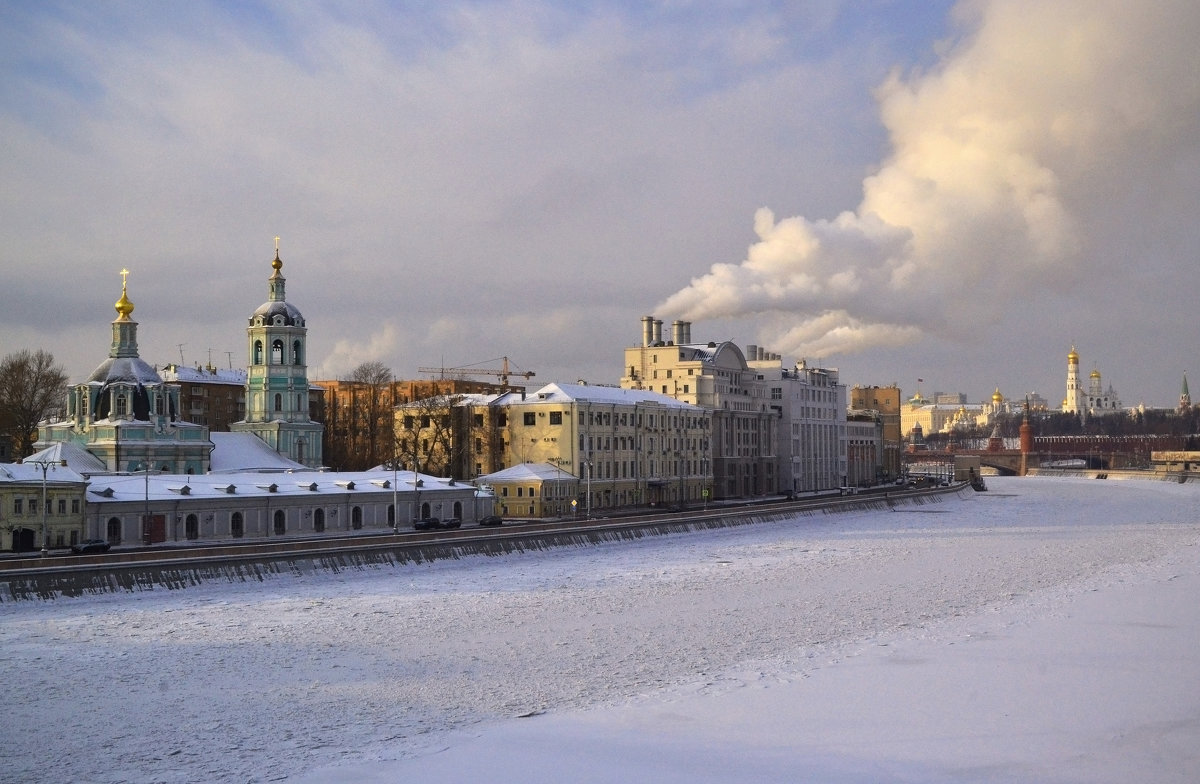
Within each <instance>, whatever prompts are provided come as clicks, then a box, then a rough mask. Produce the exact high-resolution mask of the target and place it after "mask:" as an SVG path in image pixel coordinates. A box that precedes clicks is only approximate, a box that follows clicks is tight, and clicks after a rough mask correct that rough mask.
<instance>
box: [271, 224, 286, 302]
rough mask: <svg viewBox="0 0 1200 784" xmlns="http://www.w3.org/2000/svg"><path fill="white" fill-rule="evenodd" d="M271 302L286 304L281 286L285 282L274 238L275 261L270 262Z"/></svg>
mask: <svg viewBox="0 0 1200 784" xmlns="http://www.w3.org/2000/svg"><path fill="white" fill-rule="evenodd" d="M271 270H272V272H271V277H270V284H271V293H270V301H271V302H286V301H287V296H286V295H285V294H284V290H283V286H284V283H286V282H287V280H286V279H285V278H284V277H283V260H282V259H280V258H279V238H278V237H276V238H275V260H274V261H272V262H271Z"/></svg>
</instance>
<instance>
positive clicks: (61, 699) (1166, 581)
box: [0, 478, 1200, 782]
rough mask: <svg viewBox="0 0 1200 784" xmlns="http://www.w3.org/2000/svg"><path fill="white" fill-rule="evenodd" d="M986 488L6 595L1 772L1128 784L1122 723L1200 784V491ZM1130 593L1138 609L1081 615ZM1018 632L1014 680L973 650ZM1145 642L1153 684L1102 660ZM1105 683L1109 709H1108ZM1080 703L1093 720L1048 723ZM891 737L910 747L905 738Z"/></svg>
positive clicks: (1127, 733)
mask: <svg viewBox="0 0 1200 784" xmlns="http://www.w3.org/2000/svg"><path fill="white" fill-rule="evenodd" d="M989 486H990V487H991V490H990V492H987V493H980V494H974V493H971V494H964V495H961V496H951V497H948V498H945V499H942V500H941V501H940V502H937V503H930V504H925V505H919V506H911V507H902V508H900V509H899V510H898V511H895V512H886V511H871V512H849V513H843V514H830V515H826V514H821V513H817V514H813V515H809V516H802V517H798V518H796V519H794V520H792V521H788V522H784V523H764V524H759V525H754V526H745V527H739V528H732V529H723V530H717V531H710V532H704V533H695V534H684V535H673V536H668V537H659V538H652V539H643V540H639V541H635V542H620V543H612V544H605V545H598V546H591V547H579V548H568V549H561V550H554V551H542V552H535V553H525V554H514V555H509V556H505V557H498V558H488V557H484V556H480V557H475V558H468V559H463V560H459V561H441V562H435V563H427V564H415V565H407V566H403V567H392V566H380V567H374V568H366V569H363V570H359V571H346V572H341V573H336V574H335V573H329V572H314V573H311V574H309V575H306V576H302V577H298V576H293V575H280V576H276V577H274V578H271V579H269V580H268V581H267V582H264V583H257V582H256V583H253V584H251V583H209V584H206V585H201V586H197V587H194V588H189V589H186V590H178V591H168V590H163V589H157V590H152V591H145V592H140V593H133V594H130V593H126V594H107V595H99V596H94V597H85V598H76V599H60V600H56V601H44V602H43V601H28V602H16V603H11V602H10V603H6V604H3V605H0V663H2V665H3V672H4V673H5V679H4V680H5V688H4V691H3V697H0V700H3V708H4V710H3V716H4V717H5V718H4V726H3V728H2V729H0V738H2V739H3V742H2V743H0V755H2V759H0V780H3V781H12V782H30V781H77V782H83V781H87V782H160V781H162V782H185V781H186V782H194V781H279V780H293V781H307V782H326V781H328V782H333V781H346V780H356V781H367V780H377V781H393V780H422V781H456V780H461V779H463V778H467V777H469V778H476V777H479V776H486V777H487V778H488V779H489V780H491V781H525V782H530V781H540V780H553V779H554V776H555V771H557V773H558V774H560V775H562V774H564V773H565V772H567V775H564V776H563V777H561V778H559V779H558V780H560V781H568V780H576V781H585V780H586V781H630V780H640V779H641V778H642V777H643V776H646V775H651V774H652V775H653V776H654V778H655V779H656V780H661V781H670V780H673V779H672V778H671V776H672V775H674V774H676V773H677V774H678V775H679V777H680V778H679V780H681V781H682V780H692V781H737V780H739V778H738V775H739V774H741V775H745V774H747V773H749V772H753V776H752V778H753V779H754V780H760V781H772V780H778V781H846V782H858V781H863V782H865V781H889V780H890V781H937V780H945V781H968V780H970V781H993V780H994V781H1015V780H1038V781H1064V782H1066V781H1106V780H1112V781H1121V780H1125V779H1121V778H1119V777H1118V776H1117V774H1118V773H1119V772H1120V771H1121V768H1120V765H1119V764H1118V761H1114V760H1112V759H1107V758H1104V757H1103V755H1100V757H1097V755H1098V754H1099V752H1098V751H1097V749H1096V748H1093V745H1094V744H1101V746H1103V747H1105V748H1107V747H1108V746H1104V745H1103V743H1101V741H1103V740H1104V738H1107V739H1108V745H1109V746H1111V743H1112V742H1113V738H1115V737H1118V736H1119V737H1120V738H1122V739H1124V740H1123V741H1122V742H1125V743H1127V744H1128V749H1129V751H1128V754H1127V755H1125V756H1122V755H1120V754H1118V757H1119V758H1120V759H1126V758H1127V759H1129V760H1138V761H1142V764H1141V766H1140V767H1139V768H1137V769H1138V770H1141V771H1142V773H1146V772H1147V769H1146V767H1145V764H1146V763H1145V762H1144V760H1143V752H1144V751H1145V749H1144V748H1142V746H1146V745H1150V746H1155V747H1156V748H1157V749H1158V752H1159V755H1158V757H1157V758H1156V759H1158V762H1157V763H1155V764H1157V765H1158V766H1159V767H1158V769H1156V770H1153V771H1151V772H1153V773H1157V774H1158V775H1150V776H1140V778H1142V780H1156V781H1181V782H1182V781H1193V780H1196V778H1197V774H1198V773H1200V769H1198V768H1197V767H1196V763H1197V757H1196V756H1195V753H1194V752H1190V751H1185V750H1181V749H1192V748H1196V747H1200V730H1198V728H1200V693H1198V692H1200V689H1198V688H1197V686H1196V684H1197V683H1200V666H1198V665H1197V659H1196V656H1195V654H1194V653H1192V654H1191V655H1190V657H1189V655H1188V654H1187V653H1186V650H1191V649H1192V648H1193V647H1194V646H1192V645H1190V644H1188V645H1186V646H1182V643H1180V641H1179V640H1178V639H1176V637H1178V636H1180V635H1182V636H1183V639H1185V640H1192V641H1194V640H1196V639H1197V636H1196V635H1197V632H1198V631H1200V629H1198V628H1197V613H1196V610H1195V609H1194V607H1195V605H1197V604H1198V602H1197V601H1196V599H1198V598H1200V596H1197V595H1196V591H1197V590H1200V548H1198V547H1197V543H1198V541H1200V514H1198V512H1200V485H1179V484H1171V483H1165V482H1152V481H1122V482H1114V481H1108V482H1102V481H1096V480H1067V479H1041V478H1029V479H1003V478H1001V479H989ZM1188 592H1190V593H1188ZM1098 597H1100V598H1099V599H1098ZM1101 599H1102V600H1101ZM1089 602H1091V604H1089ZM1143 604H1144V606H1143ZM1109 607H1112V608H1116V607H1121V608H1123V609H1122V610H1121V613H1123V615H1121V613H1117V612H1116V610H1115V609H1114V610H1113V612H1114V613H1115V615H1114V618H1115V617H1117V615H1120V617H1121V618H1125V619H1126V620H1122V621H1120V622H1119V623H1118V622H1116V621H1114V622H1113V623H1112V624H1108V625H1107V626H1106V625H1105V624H1103V623H1099V624H1097V623H1091V622H1090V621H1089V622H1086V623H1085V622H1084V621H1083V620H1081V619H1084V618H1091V617H1093V616H1095V617H1099V618H1100V619H1101V620H1103V619H1104V618H1105V613H1106V612H1107V610H1106V608H1109ZM1072 619H1074V620H1072ZM1129 619H1133V620H1129ZM1138 619H1141V620H1138ZM1139 624H1140V625H1139ZM1109 627H1111V628H1109ZM1173 635H1174V636H1173ZM1111 637H1116V638H1119V639H1112V638H1111ZM1167 638H1170V639H1167ZM989 640H990V642H987V641H989ZM1005 640H1007V641H1008V642H1007V643H1005V642H1004V641H1005ZM966 642H974V643H976V645H975V646H974V647H971V646H967V645H965V644H964V643H966ZM956 644H957V650H956ZM1006 645H1007V648H1008V649H1009V655H1008V657H1007V658H997V659H995V660H992V661H991V666H990V667H989V666H986V665H984V664H981V663H980V661H978V659H977V658H976V657H972V656H969V655H968V654H967V652H968V651H972V650H978V651H980V652H989V654H988V655H991V654H992V653H995V652H996V651H1001V650H1004V649H1005V646H1006ZM1121 645H1128V646H1131V649H1133V650H1137V651H1140V652H1141V653H1140V658H1139V659H1138V660H1139V661H1142V662H1144V666H1145V668H1146V671H1145V672H1142V671H1140V670H1139V671H1137V672H1132V671H1128V670H1129V662H1127V661H1125V660H1123V659H1122V660H1121V661H1120V662H1117V663H1113V662H1110V663H1109V665H1111V666H1109V665H1105V664H1104V662H1102V661H1099V660H1098V659H1096V657H1098V656H1100V655H1101V653H1102V652H1103V651H1104V650H1108V651H1110V652H1111V651H1116V650H1119V649H1120V646H1121ZM1177 648H1178V650H1177ZM996 655H997V656H999V654H996ZM964 656H965V657H966V658H965V659H963V657H964ZM906 657H907V658H906ZM956 657H957V658H956ZM1022 657H1025V658H1022ZM985 658H986V656H985ZM959 659H961V661H959ZM1022 662H1023V663H1022ZM1039 662H1040V664H1039ZM1089 662H1095V665H1096V666H1094V667H1093V666H1090V665H1089ZM868 663H873V664H871V666H867V664H868ZM1063 663H1066V664H1070V665H1072V666H1071V667H1070V668H1069V669H1067V670H1062V669H1061V668H1060V667H1058V666H1057V665H1060V664H1063ZM1052 664H1053V665H1055V672H1056V673H1057V674H1056V675H1055V676H1054V677H1052V678H1050V677H1048V676H1047V675H1046V673H1047V672H1048V671H1047V670H1046V667H1048V666H1051V665H1052ZM1117 664H1120V666H1119V667H1118V666H1116V665H1117ZM1105 666H1109V669H1108V670H1106V669H1105ZM972 667H983V669H982V670H972V669H971V668H972ZM1039 668H1040V669H1039ZM1164 670H1169V672H1167V673H1164ZM1101 672H1106V673H1107V675H1105V681H1104V682H1093V678H1094V677H1099V673H1101ZM1122 672H1124V676H1123V675H1122V674H1121V673H1122ZM1114 673H1115V675H1114ZM1168 675H1169V676H1170V677H1173V678H1174V679H1175V683H1176V684H1177V685H1176V687H1175V688H1173V689H1169V688H1168V692H1169V695H1168V696H1169V697H1170V699H1169V700H1165V698H1164V697H1163V695H1161V694H1159V693H1158V690H1161V689H1164V688H1167V686H1164V684H1163V683H1162V680H1163V679H1164V678H1166V677H1168ZM1121 677H1127V678H1128V679H1130V681H1131V682H1129V683H1114V682H1112V678H1121ZM873 679H877V680H873ZM913 679H917V680H916V681H915V682H914V681H913ZM923 679H924V680H928V682H924V681H923ZM871 683H874V684H875V686H873V687H872V688H870V689H866V690H863V689H862V688H860V690H859V691H857V692H856V691H855V690H854V687H855V685H856V684H857V685H858V686H859V687H862V686H863V684H871ZM821 684H824V685H821ZM906 684H907V685H906ZM963 684H968V685H969V684H974V686H973V688H976V689H977V690H978V692H979V694H980V696H979V699H978V700H977V704H975V705H974V706H973V705H972V704H971V702H970V701H966V702H963V700H962V691H963V688H966V687H964V686H963ZM1051 684H1058V685H1059V686H1061V687H1062V689H1063V692H1062V693H1061V694H1057V693H1056V694H1057V696H1056V698H1055V699H1054V701H1053V704H1052V705H1046V704H1043V702H1042V701H1039V700H1042V699H1044V698H1045V695H1046V694H1047V693H1049V692H1048V691H1047V690H1048V689H1050V687H1051ZM818 686H820V688H818ZM885 687H886V688H885ZM910 687H911V688H914V691H913V692H912V693H910V694H909V695H908V696H907V697H903V698H901V697H899V696H897V695H895V694H891V693H890V691H889V690H890V689H893V688H895V689H904V688H910ZM806 690H807V691H806ZM1097 690H1105V691H1107V692H1109V695H1108V697H1107V698H1106V699H1104V701H1103V703H1102V708H1103V712H1104V713H1105V714H1106V715H1107V716H1108V717H1109V718H1110V719H1111V723H1110V724H1103V723H1102V724H1100V725H1097V726H1093V725H1096V722H1097V721H1098V717H1096V716H1094V715H1092V714H1095V713H1096V712H1097V711H1100V710H1101V709H1100V708H1099V707H1097V706H1096V705H1093V704H1092V702H1090V701H1089V700H1095V699H1098V696H1097V695H1096V694H1095V693H1094V692H1096V691H1097ZM902 693H903V692H902ZM1114 694H1115V695H1117V696H1116V698H1114V697H1113V696H1112V695H1114ZM914 695H915V696H914ZM921 695H923V696H921ZM900 699H903V700H905V702H904V703H903V707H904V710H899V711H898V707H900V706H901V705H900V703H898V702H897V701H898V700H900ZM847 700H850V702H852V703H853V704H852V705H850V706H849V708H852V710H850V711H849V712H847V710H848V707H847ZM1144 700H1154V701H1155V703H1156V704H1157V705H1158V706H1159V710H1160V711H1161V715H1159V716H1150V717H1147V716H1146V715H1145V714H1146V712H1147V711H1150V712H1151V713H1153V708H1151V707H1147V706H1145V705H1143V704H1142V701H1144ZM1164 700H1165V701H1164ZM873 701H874V702H873ZM997 701H999V702H998V703H997ZM997 704H998V705H999V707H997ZM801 708H803V710H801ZM1126 710H1127V711H1128V715H1124V714H1123V713H1122V711H1126ZM789 711H790V712H789ZM997 711H1007V713H1006V716H1005V719H1004V721H1003V722H1001V723H1000V724H999V726H998V727H996V726H993V725H994V724H995V722H996V719H997V717H996V715H995V714H996V713H997ZM1056 711H1057V712H1056ZM797 712H799V713H797ZM1071 716H1076V722H1077V726H1078V727H1079V728H1080V734H1081V736H1080V737H1079V738H1075V739H1072V738H1071V737H1061V736H1053V739H1050V738H1051V735H1052V733H1051V732H1050V731H1049V730H1048V727H1049V726H1060V725H1059V724H1056V723H1048V720H1049V719H1052V718H1053V719H1055V720H1056V721H1058V722H1063V721H1067V720H1068V719H1069V718H1070V717H1071ZM521 717H526V718H521ZM651 717H659V718H657V719H655V720H653V721H651V720H650V719H651ZM662 717H669V718H662ZM1150 719H1154V720H1155V721H1150ZM945 722H950V724H949V725H946V724H945ZM947 726H952V727H955V728H957V731H960V732H961V733H962V737H960V738H958V740H957V742H955V743H953V744H947V743H946V742H945V740H946V739H945V737H944V735H945V734H946V732H947ZM973 726H976V727H979V728H985V727H990V728H991V730H990V731H988V732H981V733H975V732H973V731H972V729H971V728H972V727H973ZM922 727H924V728H926V731H925V733H924V734H923V733H922V731H921V728H922ZM681 728H685V729H686V731H681ZM834 728H840V729H839V730H838V734H836V735H834V734H831V733H833V729H834ZM889 728H890V729H891V731H892V732H894V733H895V732H900V731H901V730H904V732H900V735H901V736H902V737H905V738H907V741H906V742H904V743H896V742H893V743H891V744H884V743H882V740H883V739H884V738H886V737H887V734H888V729H889ZM1000 728H1003V729H1000ZM1122 728H1123V729H1122ZM1138 733H1141V734H1140V735H1139V734H1138ZM1023 736H1025V740H1024V741H1020V740H1018V739H1019V738H1021V737H1023ZM739 738H741V739H742V740H741V742H734V741H736V740H737V739H739ZM855 738H858V739H859V742H858V743H857V744H856V742H855ZM1137 738H1143V741H1142V746H1139V745H1137V743H1134V740H1136V739H1137ZM1072 744H1075V746H1077V748H1073V747H1072ZM1180 744H1181V745H1180ZM1177 745H1178V746H1179V749H1177V748H1176V747H1177ZM1005 749H1009V753H1008V755H1007V756H1006V753H1005V751H1004V750H1005ZM1089 754H1090V755H1091V760H1092V761H1091V762H1088V761H1087V759H1088V755H1089ZM672 755H675V756H672ZM951 758H952V759H951ZM1097 759H1101V760H1103V761H1104V764H1102V765H1100V764H1098V763H1097ZM481 760H486V763H487V764H486V765H485V766H484V767H482V768H481V769H480V770H478V771H475V770H474V767H473V766H477V765H480V764H481ZM671 760H675V761H674V762H672V761H671ZM701 761H702V762H703V764H702V765H700V767H699V768H698V769H696V770H689V769H688V766H689V765H697V764H699V763H700V762H701ZM985 763H986V764H985ZM723 765H724V766H725V767H723ZM1089 765H1090V766H1092V767H1089ZM572 766H576V767H572ZM647 766H650V767H647ZM964 766H965V767H964ZM541 770H544V771H545V776H546V778H544V779H543V778H541V774H539V773H538V771H541ZM964 770H966V771H975V772H973V773H969V774H963V771H964ZM955 771H958V772H959V774H962V775H955V773H954V772H955ZM980 771H982V772H980ZM987 771H992V773H987ZM1110 773H1111V774H1112V777H1111V778H1106V776H1107V775H1109V774H1110ZM942 775H944V776H946V777H945V778H944V779H942V778H938V777H939V776H942ZM990 775H995V778H989V777H988V776H990ZM1172 775H1174V777H1172ZM806 776H810V777H808V778H806ZM1135 778H1138V777H1135ZM740 780H751V779H748V778H742V779H740Z"/></svg>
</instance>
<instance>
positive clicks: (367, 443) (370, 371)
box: [325, 362, 395, 471]
mask: <svg viewBox="0 0 1200 784" xmlns="http://www.w3.org/2000/svg"><path fill="white" fill-rule="evenodd" d="M394 387H395V384H394V382H393V381H392V371H391V370H390V369H388V367H387V366H386V365H384V364H383V363H382V362H364V363H363V364H361V365H359V366H358V367H356V368H354V370H352V371H350V375H349V376H348V377H346V379H345V380H343V381H339V382H338V384H337V389H336V391H335V392H334V393H333V394H332V396H330V397H329V399H327V400H326V401H325V415H326V420H325V460H326V462H327V463H329V464H330V465H333V466H336V467H338V468H339V469H341V470H346V471H362V470H365V469H368V468H371V467H372V466H376V465H379V464H380V463H382V462H383V461H385V460H390V459H391V457H392V452H393V449H392V439H393V434H392V430H393V424H392V422H393V419H394V416H393V413H392V410H393V406H394V401H393V397H394V395H393V392H394Z"/></svg>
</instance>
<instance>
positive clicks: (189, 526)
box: [183, 514, 200, 539]
mask: <svg viewBox="0 0 1200 784" xmlns="http://www.w3.org/2000/svg"><path fill="white" fill-rule="evenodd" d="M183 531H184V536H186V537H187V538H188V539H199V538H200V520H199V519H198V518H197V517H196V515H194V514H190V515H188V516H187V519H186V520H185V521H184V523H183Z"/></svg>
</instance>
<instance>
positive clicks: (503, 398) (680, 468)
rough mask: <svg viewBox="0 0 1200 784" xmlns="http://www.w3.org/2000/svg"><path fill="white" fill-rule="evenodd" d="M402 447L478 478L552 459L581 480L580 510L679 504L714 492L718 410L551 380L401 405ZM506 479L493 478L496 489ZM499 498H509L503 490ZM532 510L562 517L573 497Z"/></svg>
mask: <svg viewBox="0 0 1200 784" xmlns="http://www.w3.org/2000/svg"><path fill="white" fill-rule="evenodd" d="M396 416H397V434H398V441H399V442H400V449H401V454H403V455H405V456H406V459H408V460H410V461H413V462H412V463H411V465H430V464H432V465H444V464H445V463H446V462H447V461H448V460H449V458H448V457H447V456H446V455H447V454H448V453H449V454H461V455H463V456H465V457H464V458H462V459H467V460H470V461H472V462H473V464H474V468H475V476H477V477H478V478H479V481H480V482H483V483H487V484H492V483H493V480H494V478H495V476H496V474H497V473H499V472H502V471H504V470H505V469H509V468H512V467H514V466H520V465H549V466H553V467H554V469H555V470H556V471H557V472H560V473H557V474H556V475H555V476H554V477H552V478H555V479H561V480H562V481H561V482H554V483H550V484H548V485H547V486H553V487H555V488H560V487H562V486H563V483H565V482H570V481H575V482H577V486H578V495H577V496H576V498H575V499H574V500H576V501H577V504H578V508H580V509H590V510H593V511H594V510H596V509H614V508H628V507H636V506H680V505H693V504H698V503H703V502H704V501H705V500H706V499H707V498H709V497H711V485H712V472H711V466H712V463H711V459H710V450H711V448H712V438H711V428H712V421H713V419H712V417H711V415H710V413H709V412H708V411H705V410H704V409H702V408H700V407H699V406H694V405H691V404H689V403H684V402H682V401H679V400H675V399H674V398H671V397H669V396H667V395H662V394H661V393H657V392H651V391H649V390H634V389H620V388H617V387H607V386H591V385H585V384H547V385H546V386H544V387H542V388H541V389H538V390H537V391H536V392H533V393H528V394H527V393H525V392H507V393H504V394H502V395H459V396H444V397H442V398H437V399H433V400H431V401H417V402H415V403H410V404H406V405H402V406H400V407H399V408H398V409H397V412H396ZM502 480H503V478H501V479H500V480H495V481H496V484H497V486H498V489H497V493H498V494H500V493H502V492H503V490H502V489H499V487H500V485H501V484H502ZM500 498H501V502H502V503H503V502H504V501H503V499H504V497H503V496H502V495H501V496H500ZM544 500H546V499H545V498H544V497H538V500H537V501H535V502H534V503H535V505H536V506H535V508H536V510H537V511H538V512H539V513H540V514H551V513H553V514H556V515H557V514H559V513H563V514H565V509H566V507H565V504H566V503H567V499H565V498H563V497H561V496H556V498H555V499H554V502H553V503H549V504H546V503H542V501H544ZM526 506H528V504H526Z"/></svg>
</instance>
